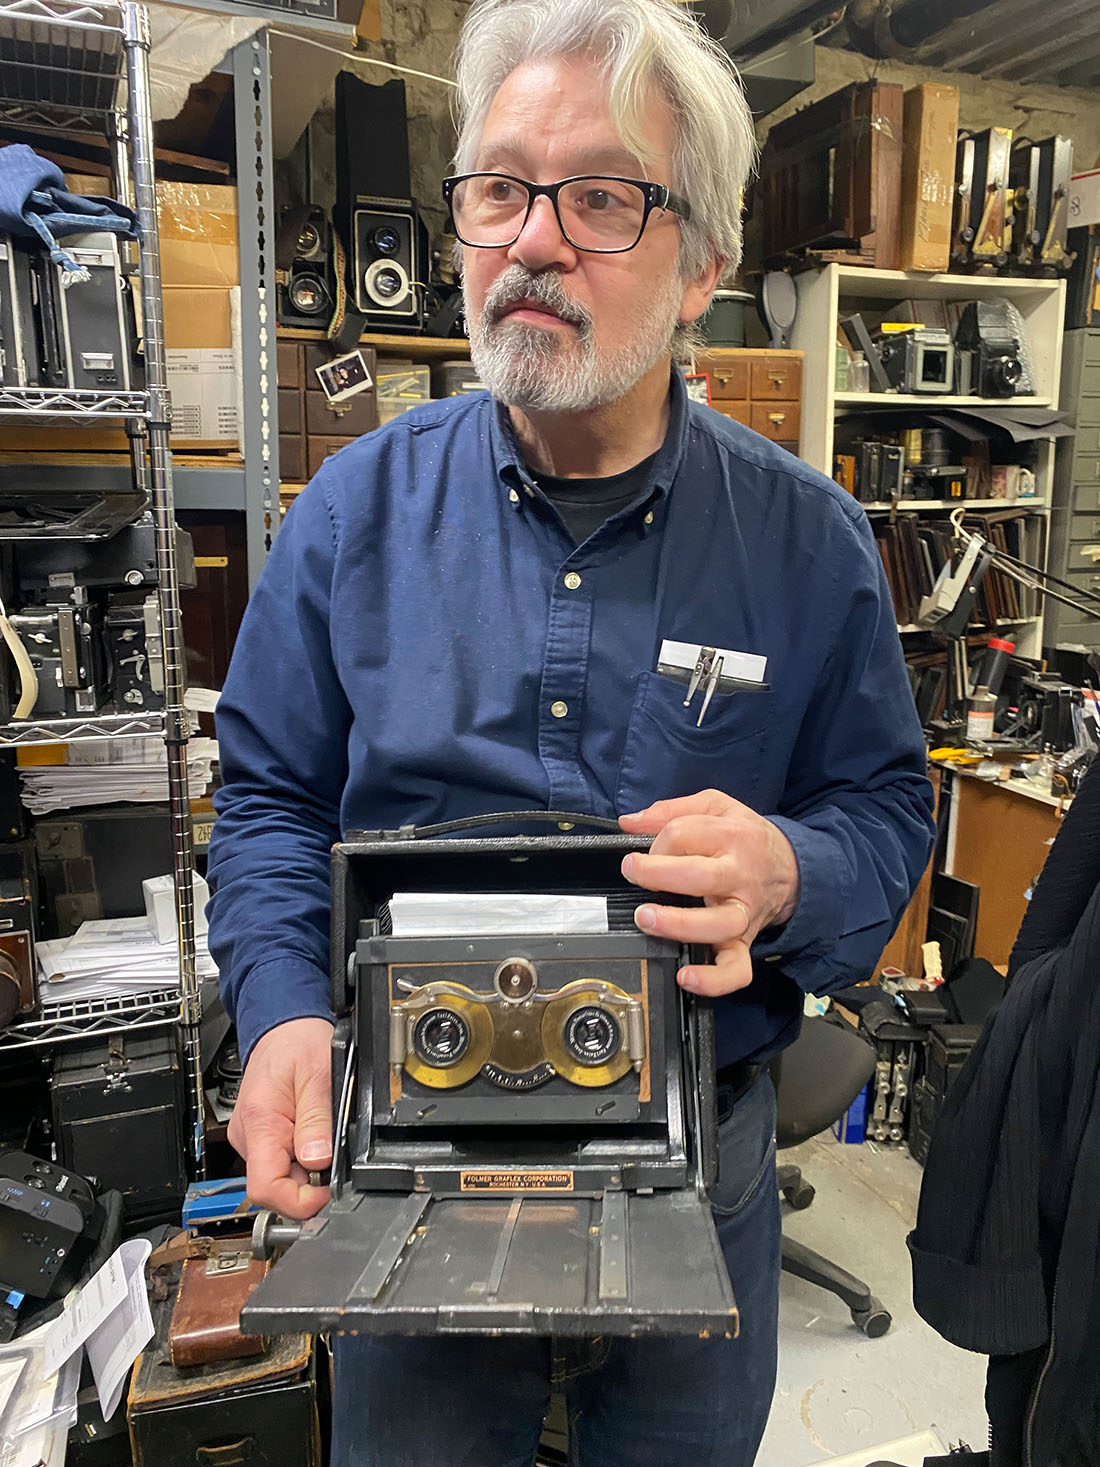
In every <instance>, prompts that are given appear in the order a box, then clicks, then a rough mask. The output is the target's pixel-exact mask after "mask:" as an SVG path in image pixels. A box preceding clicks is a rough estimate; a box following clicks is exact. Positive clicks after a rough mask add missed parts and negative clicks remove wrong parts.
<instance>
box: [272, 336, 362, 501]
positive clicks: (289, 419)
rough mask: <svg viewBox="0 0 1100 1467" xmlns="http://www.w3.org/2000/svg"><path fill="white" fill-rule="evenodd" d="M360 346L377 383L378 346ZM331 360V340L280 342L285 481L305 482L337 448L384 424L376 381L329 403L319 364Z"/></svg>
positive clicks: (278, 377) (281, 447)
mask: <svg viewBox="0 0 1100 1467" xmlns="http://www.w3.org/2000/svg"><path fill="white" fill-rule="evenodd" d="M359 350H360V351H361V352H362V354H363V360H364V361H365V363H366V366H367V371H368V372H369V373H370V376H371V381H372V383H373V381H374V378H375V370H376V366H377V362H376V359H375V354H374V348H373V347H369V346H361V347H360V348H359ZM331 360H332V352H331V351H330V350H329V348H328V346H327V345H322V344H320V343H317V342H301V341H280V342H277V343H276V380H277V382H278V394H277V401H278V411H279V478H280V480H281V481H282V482H283V483H284V484H304V483H305V482H306V480H307V479H312V477H313V475H314V474H315V473H316V472H317V470H318V468H319V467H320V466H321V464H322V463H323V462H324V460H325V459H326V458H327V457H328V455H329V454H330V453H333V452H335V450H336V448H343V447H344V445H345V444H347V443H353V442H354V441H355V439H356V438H358V437H360V436H361V435H362V434H364V433H369V432H370V431H371V430H372V429H373V428H377V427H378V399H377V395H376V392H375V389H374V387H373V386H371V387H368V388H364V390H363V391H362V392H357V393H355V395H354V396H353V397H348V398H345V399H344V400H343V401H342V402H337V403H330V402H329V400H328V397H327V396H326V394H325V391H324V389H323V388H322V386H321V384H320V382H319V381H318V379H317V372H316V368H317V367H319V366H323V365H325V363H327V362H329V361H331Z"/></svg>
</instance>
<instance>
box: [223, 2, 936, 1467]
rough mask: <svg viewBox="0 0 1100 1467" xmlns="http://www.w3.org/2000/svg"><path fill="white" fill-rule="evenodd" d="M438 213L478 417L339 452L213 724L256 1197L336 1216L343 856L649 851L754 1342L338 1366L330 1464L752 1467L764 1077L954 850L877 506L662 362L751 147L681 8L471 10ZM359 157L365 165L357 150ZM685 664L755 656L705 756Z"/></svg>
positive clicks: (711, 716)
mask: <svg viewBox="0 0 1100 1467" xmlns="http://www.w3.org/2000/svg"><path fill="white" fill-rule="evenodd" d="M458 83H459V98H460V105H461V116H460V134H459V141H458V149H457V155H456V174H455V176H454V177H452V178H449V179H447V180H446V181H445V184H444V193H445V196H446V198H447V200H448V202H449V204H450V207H451V210H452V216H453V221H454V229H455V233H456V234H457V236H458V238H459V240H460V241H461V245H460V251H461V265H462V278H463V289H464V294H465V305H466V319H467V323H468V327H469V334H470V343H471V351H472V356H473V362H474V366H475V367H476V369H477V371H478V373H479V375H480V377H481V379H482V380H483V381H484V382H485V384H486V386H487V388H488V392H487V393H483V394H476V395H472V396H469V397H464V398H456V399H451V400H449V401H445V402H438V403H431V404H428V405H426V406H425V407H423V408H420V409H417V410H416V411H414V412H411V413H406V414H405V415H403V416H402V417H401V418H399V419H398V420H397V421H396V422H394V423H392V424H390V425H389V426H388V427H386V428H384V429H382V430H381V431H379V432H377V433H373V434H370V435H368V436H367V437H365V438H363V439H361V440H359V441H358V442H357V443H355V444H353V445H351V446H350V447H349V448H347V449H345V450H344V451H343V452H342V453H340V454H337V455H336V456H335V457H334V458H332V459H329V460H328V461H327V462H326V464H325V466H324V467H323V469H322V470H321V472H320V473H319V474H318V475H317V476H316V478H315V479H314V481H313V482H312V484H310V486H309V487H308V488H307V489H306V490H305V492H304V493H303V494H302V495H301V496H300V497H299V498H298V500H297V501H296V502H295V504H294V506H293V508H292V509H291V512H290V514H289V516H288V518H287V522H286V524H285V526H284V527H283V529H282V531H281V533H280V535H279V537H278V539H277V540H276V542H275V546H274V549H273V551H272V555H271V557H270V560H269V562H268V565H267V567H266V569H265V571H264V574H263V576H262V577H261V580H260V583H259V585H258V587H257V589H256V592H255V594H254V595H253V598H252V601H251V603H250V606H249V609H248V614H247V616H246V618H245V621H244V624H243V626H242V628H241V633H240V636H239V638H238V642H237V648H236V652H235V654H234V658H233V665H232V668H231V670H230V675H229V678H228V681H227V685H226V688H225V691H224V693H223V696H222V700H221V705H220V709H219V717H218V734H219V739H220V745H221V761H222V776H223V781H224V783H223V788H222V790H221V791H220V792H219V794H218V796H217V807H218V820H217V824H216V825H215V830H214V839H213V842H212V846H211V858H210V876H211V885H212V887H213V889H214V897H213V901H212V906H211V915H210V944H211V949H212V951H213V952H214V953H215V955H216V957H217V959H218V962H219V965H220V967H221V970H222V976H223V987H224V990H225V994H226V1000H227V1003H228V1006H229V1008H230V1010H231V1012H232V1013H233V1015H234V1017H235V1020H236V1023H237V1028H238V1034H239V1039H240V1044H241V1050H242V1053H243V1054H245V1055H246V1056H247V1068H246V1070H245V1075H244V1081H243V1084H242V1087H241V1093H240V1099H239V1101H238V1103H237V1107H236V1110H235V1112H234V1116H233V1121H232V1123H231V1127H230V1137H231V1139H232V1141H233V1143H234V1145H235V1146H236V1147H237V1148H238V1150H239V1151H240V1152H241V1154H242V1155H243V1156H245V1158H246V1160H247V1166H248V1185H249V1193H250V1195H251V1196H252V1197H253V1198H254V1199H256V1200H257V1201H261V1202H263V1203H265V1204H267V1205H269V1206H272V1207H275V1208H276V1209H278V1210H279V1211H281V1212H283V1213H284V1214H287V1215H290V1216H293V1217H304V1216H308V1215H310V1214H312V1213H314V1212H316V1211H317V1209H318V1208H319V1207H321V1206H322V1205H323V1203H324V1202H325V1201H326V1199H327V1195H328V1194H327V1190H326V1189H325V1188H323V1187H317V1186H314V1185H311V1184H310V1178H309V1173H310V1172H312V1171H316V1170H318V1169H319V1168H323V1167H325V1166H326V1165H327V1164H328V1162H329V1159H330V1156H331V1132H330V1113H329V1105H330V1102H329V1039H330V1035H331V1014H330V1011H329V1002H328V977H327V971H328V902H329V890H328V853H329V847H330V845H331V843H332V842H333V841H334V840H337V839H339V837H340V833H341V831H342V830H347V829H352V828H389V827H398V826H402V825H410V824H413V825H422V824H427V823H430V822H434V821H439V820H447V819H454V818H458V817H461V816H468V815H475V814H478V815H480V814H487V813H492V812H495V811H503V810H515V809H522V808H534V807H538V808H542V809H557V810H575V811H587V812H590V813H593V814H599V815H617V816H619V817H620V819H621V824H622V827H623V828H624V829H625V830H627V831H629V832H632V833H652V834H654V835H655V837H656V838H655V840H654V842H653V845H652V847H651V849H650V851H649V852H648V853H647V854H644V855H643V854H636V855H632V856H628V857H627V858H626V860H625V861H624V863H623V870H624V874H625V875H626V876H627V878H628V879H629V880H630V881H632V882H634V883H636V884H637V885H638V886H639V887H640V888H643V889H650V890H655V891H669V892H678V893H684V894H688V895H692V896H696V897H701V898H703V904H702V905H699V906H693V907H687V908H683V907H668V906H663V905H659V904H656V903H654V902H646V901H643V902H642V903H641V905H640V906H639V907H638V909H637V912H636V921H637V923H638V925H639V926H640V927H641V928H643V929H644V930H645V931H647V932H650V933H654V934H657V935H659V936H666V937H671V938H673V939H677V940H680V941H683V942H692V943H698V944H706V945H709V946H710V948H711V950H712V951H713V955H714V956H713V962H712V963H710V964H705V965H691V966H686V967H684V968H683V969H682V970H681V971H680V973H679V974H678V981H679V982H680V983H681V984H682V985H683V986H684V988H686V989H688V990H691V991H693V992H696V993H700V994H704V995H712V996H714V997H715V998H716V999H717V1004H716V1030H717V1044H718V1067H719V1075H718V1080H719V1111H720V1121H721V1126H720V1130H721V1176H720V1180H719V1183H718V1185H717V1187H716V1188H715V1190H714V1192H713V1194H712V1198H711V1200H712V1205H713V1208H714V1213H715V1218H716V1221H717V1224H718V1231H719V1237H720V1240H721V1243H722V1248H723V1252H724V1255H725V1258H726V1262H727V1266H728V1268H729V1272H730V1276H731V1280H732V1283H733V1287H734V1292H735V1295H736V1297H737V1300H738V1304H739V1307H740V1311H741V1334H740V1336H739V1337H738V1338H737V1339H736V1340H732V1341H731V1340H685V1339H665V1340H652V1339H644V1340H629V1339H616V1340H614V1341H609V1340H607V1339H595V1340H586V1341H562V1340H558V1339H542V1338H504V1339H476V1338H475V1339H455V1338H441V1339H416V1338H401V1337H396V1336H395V1337H380V1338H371V1339H367V1338H340V1339H338V1340H337V1341H336V1342H335V1343H336V1395H335V1401H334V1411H333V1415H334V1441H333V1462H334V1464H338V1467H351V1464H357V1467H359V1464H362V1467H512V1464H515V1467H521V1464H530V1463H531V1461H532V1459H533V1456H534V1453H535V1448H536V1444H537V1441H538V1436H539V1430H540V1426H541V1422H542V1419H543V1414H544V1411H545V1408H546V1404H547V1400H548V1397H549V1393H550V1390H551V1386H552V1384H555V1383H556V1384H558V1385H560V1386H561V1387H562V1388H563V1389H564V1390H565V1392H566V1395H567V1398H568V1403H569V1410H570V1417H571V1439H572V1451H573V1453H574V1459H575V1460H577V1461H579V1462H581V1463H583V1464H591V1467H619V1464H622V1467H627V1464H630V1467H640V1464H641V1467H645V1464H664V1463H672V1462H674V1461H680V1460H686V1461H690V1462H692V1463H693V1464H695V1467H702V1464H704V1463H711V1464H721V1467H749V1464H750V1463H751V1462H752V1461H753V1459H754V1457H755V1454H756V1449H757V1446H758V1444H759V1441H760V1437H761V1434H762V1432H763V1429H764V1424H765V1422H766V1420H767V1415H768V1409H769V1404H770V1401H771V1396H772V1391H773V1387H774V1380H775V1349H776V1315H777V1295H778V1275H779V1244H780V1237H779V1210H778V1199H777V1195H776V1188H775V1177H774V1142H773V1127H774V1094H773V1092H772V1089H771V1086H770V1083H769V1080H768V1077H767V1072H766V1069H765V1068H764V1065H765V1063H766V1061H767V1059H768V1058H769V1057H770V1056H771V1055H773V1054H775V1053H776V1052H777V1051H778V1050H780V1049H781V1048H782V1047H783V1046H784V1045H785V1044H787V1043H789V1042H790V1040H791V1039H792V1038H793V1037H794V1035H795V1033H796V1032H797V1026H798V1022H799V1014H800V1012H801V1005H802V997H803V994H804V992H806V991H815V992H822V991H825V990H827V989H828V988H829V987H830V986H837V985H839V984H841V983H848V982H851V981H854V980H855V979H856V978H858V977H860V976H864V975H865V974H867V973H868V972H869V971H870V970H871V969H872V968H873V965H874V963H875V961H876V960H877V957H878V955H879V953H880V952H881V950H882V948H883V946H884V945H885V943H886V940H887V939H888V937H889V935H890V932H891V931H892V929H893V926H894V924H895V923H896V921H897V918H898V916H899V914H900V912H901V911H902V909H903V908H904V906H905V903H906V901H907V900H908V898H909V896H910V894H911V892H912V889H913V888H914V886H915V885H916V882H917V879H918V877H919V875H920V872H921V870H922V868H923V866H924V863H925V861H926V859H927V856H928V852H929V846H930V834H931V817H930V806H931V800H930V788H929V785H928V782H927V780H926V778H925V774H924V767H925V756H924V745H923V742H922V739H921V733H920V728H919V726H918V723H917V719H916V716H915V713H914V709H913V704H912V698H911V696H910V693H909V688H908V685H907V681H906V676H905V669H904V665H903V662H902V657H901V651H900V647H899V643H898V638H897V633H896V629H895V623H894V614H893V610H892V606H891V602H890V597H889V593H888V591H887V588H886V584H885V580H884V577H883V575H882V570H881V566H880V563H879V559H878V555H877V552H876V549H875V545H874V540H873V538H872V536H871V534H870V531H869V528H868V525H867V521H866V518H865V516H864V515H863V512H862V510H861V509H860V508H859V506H858V505H856V504H855V503H854V501H852V500H851V499H850V498H849V497H848V496H846V495H844V494H843V493H842V492H841V491H840V490H838V489H837V487H836V486H835V485H834V484H832V483H831V481H829V480H828V479H826V478H824V477H823V476H822V475H820V474H818V473H816V472H814V471H812V470H810V469H808V468H807V467H806V466H805V465H804V464H801V463H799V462H798V461H797V460H796V459H793V458H791V457H789V456H788V455H786V454H784V453H782V452H781V451H780V450H779V449H777V448H775V447H774V446H773V445H772V444H770V443H768V442H766V441H765V440H763V439H761V438H759V437H757V436H756V435H754V434H752V433H750V432H749V431H748V430H747V429H745V428H742V427H740V426H738V425H737V424H735V423H731V422H729V421H727V420H726V419H724V418H721V417H720V416H719V415H717V414H715V413H712V412H711V411H710V410H709V409H708V408H705V407H701V406H699V405H697V404H693V403H690V402H689V401H688V399H687V394H686V391H685V387H684V383H683V379H682V377H681V375H680V373H679V372H678V371H677V370H676V369H675V367H674V366H673V359H674V358H680V357H682V356H683V355H684V353H685V351H686V350H687V349H689V347H690V343H691V338H692V329H693V323H694V322H695V321H696V319H697V318H698V317H699V315H700V314H701V313H702V312H703V310H704V309H705V308H706V305H707V303H708V301H709V299H710V296H711V292H712V290H713V288H714V286H715V284H716V282H717V280H718V278H719V276H720V274H721V273H722V271H723V270H724V269H726V268H733V267H736V265H737V263H738V261H739V258H740V249H741V225H740V216H741V195H742V190H743V187H744V184H745V181H746V178H747V176H748V172H749V168H750V164H751V160H752V153H753V139H752V128H751V119H750V117H749V114H748V110H747V107H746V105H745V102H744V98H743V96H742V93H741V90H740V86H739V84H738V82H737V79H736V76H735V74H734V72H733V70H732V68H731V66H730V65H729V63H728V62H727V60H726V58H725V57H724V56H723V54H722V53H721V52H720V51H719V50H718V48H716V47H714V46H713V45H711V44H710V43H709V42H708V41H706V40H705V39H704V37H703V36H702V34H701V33H700V32H699V30H698V28H697V27H696V25H695V23H694V21H693V20H692V19H691V18H690V16H689V15H688V14H687V13H685V12H684V11H683V10H682V9H681V7H679V6H678V5H676V4H675V3H674V0H475V3H474V5H473V6H472V7H471V10H470V13H469V16H468V19H467V21H466V23H465V26H464V28H463V34H462V39H461V43H460V49H459V57H458ZM363 145H364V146H367V145H368V143H367V140H363ZM665 639H670V640H676V641H682V642H687V643H692V644H695V645H708V646H714V647H722V648H728V649H732V650H735V651H738V652H743V653H748V654H752V655H756V656H760V657H765V658H766V659H767V674H766V676H767V684H768V686H767V689H766V690H764V691H759V692H752V693H739V694H735V695H734V696H731V697H724V696H722V695H718V696H717V697H715V698H714V699H713V702H712V703H711V705H710V707H709V709H708V711H707V713H706V716H705V717H704V718H703V720H702V722H701V723H697V717H698V714H697V706H696V707H693V708H692V709H690V710H689V709H686V708H685V707H684V706H683V702H684V688H683V686H682V685H679V684H677V683H674V682H671V681H669V680H668V679H667V678H666V677H664V676H662V675H661V674H660V673H658V671H657V670H656V665H657V659H658V653H659V650H660V647H661V644H662V642H663V641H664V640H665Z"/></svg>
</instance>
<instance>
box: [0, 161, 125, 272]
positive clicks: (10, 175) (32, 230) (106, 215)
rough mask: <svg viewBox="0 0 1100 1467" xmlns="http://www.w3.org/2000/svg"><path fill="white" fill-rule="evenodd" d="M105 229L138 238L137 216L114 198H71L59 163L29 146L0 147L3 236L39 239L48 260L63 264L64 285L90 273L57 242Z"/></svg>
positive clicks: (0, 196)
mask: <svg viewBox="0 0 1100 1467" xmlns="http://www.w3.org/2000/svg"><path fill="white" fill-rule="evenodd" d="M93 230H107V231H108V232H109V233H111V234H119V235H122V236H123V237H124V238H125V239H137V237H138V228H137V216H136V215H135V214H134V212H133V210H132V209H128V208H126V206H125V205H124V204H119V203H117V202H116V201H115V200H114V199H89V198H83V197H81V196H80V195H79V194H71V193H69V191H68V189H66V187H65V176H64V174H63V173H62V172H61V169H60V168H58V166H57V165H56V163H51V162H50V160H49V159H48V158H43V157H41V156H40V155H39V154H38V153H36V152H35V151H34V149H33V148H31V147H28V146H27V144H26V143H12V144H11V145H10V146H9V147H6V148H0V232H4V233H7V234H10V235H13V236H14V237H15V238H16V239H40V240H41V241H42V243H43V244H44V245H45V247H46V249H47V250H48V251H49V255H50V259H51V260H53V262H54V264H55V265H60V266H61V269H62V271H63V272H64V274H63V275H62V284H63V285H66V286H68V285H73V284H76V283H77V282H78V281H82V280H87V279H88V272H87V270H85V269H82V268H81V266H79V265H78V264H77V263H76V261H75V260H74V259H73V257H72V256H71V255H70V254H69V253H68V252H67V251H66V250H64V249H62V247H61V246H60V245H59V244H58V239H59V238H63V237H64V236H65V235H69V234H88V233H90V232H91V231H93Z"/></svg>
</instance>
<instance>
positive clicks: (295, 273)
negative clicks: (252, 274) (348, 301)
mask: <svg viewBox="0 0 1100 1467" xmlns="http://www.w3.org/2000/svg"><path fill="white" fill-rule="evenodd" d="M276 256H277V258H276V266H277V268H278V272H279V277H281V278H277V282H276V292H275V314H276V319H277V320H278V322H279V324H280V325H281V326H304V327H313V328H317V327H324V326H327V325H328V323H329V321H330V320H331V319H332V316H333V313H334V311H335V309H336V270H335V260H334V256H333V242H332V225H331V224H330V223H329V220H328V216H327V215H326V214H325V211H324V210H323V209H320V208H317V207H316V206H315V205H312V204H306V205H304V206H301V207H298V208H289V209H284V210H283V212H282V214H281V216H280V219H279V233H278V237H277V240H276Z"/></svg>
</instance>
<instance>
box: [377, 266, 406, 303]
mask: <svg viewBox="0 0 1100 1467" xmlns="http://www.w3.org/2000/svg"><path fill="white" fill-rule="evenodd" d="M373 284H374V290H375V294H376V295H379V296H381V297H382V299H383V300H384V301H392V300H393V299H394V297H395V296H397V295H400V294H403V290H402V285H401V276H400V275H399V274H398V273H397V271H396V270H379V271H378V273H377V274H376V275H375V277H374V281H373Z"/></svg>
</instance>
